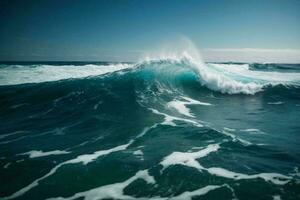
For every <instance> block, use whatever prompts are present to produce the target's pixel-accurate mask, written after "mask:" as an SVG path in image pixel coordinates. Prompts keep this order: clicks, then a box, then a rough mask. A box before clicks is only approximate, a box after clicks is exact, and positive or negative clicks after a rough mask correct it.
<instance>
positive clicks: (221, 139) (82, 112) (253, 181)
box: [0, 54, 300, 199]
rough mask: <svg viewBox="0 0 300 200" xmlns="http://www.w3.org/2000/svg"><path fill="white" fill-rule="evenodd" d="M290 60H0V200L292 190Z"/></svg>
mask: <svg viewBox="0 0 300 200" xmlns="http://www.w3.org/2000/svg"><path fill="white" fill-rule="evenodd" d="M299 118H300V65H298V64H295V65H281V64H239V63H236V64H235V63H203V62H201V60H200V59H196V58H195V56H189V55H188V54H183V56H179V57H178V56H175V57H174V56H173V57H170V56H169V57H168V56H167V57H162V58H159V59H147V60H144V61H141V62H138V63H105V62H101V63H91V62H90V63H88V62H87V63H72V62H71V63H66V62H64V63H59V62H57V63H25V64H24V63H2V64H0V167H1V170H0V180H1V182H5V183H6V184H4V185H1V187H0V199H81V198H83V199H194V198H204V199H216V198H217V199H220V197H222V199H280V198H281V199H298V198H299V195H300V192H299V189H298V188H299V181H300V180H299V179H300V174H299V171H298V168H299V167H300V159H299V158H300V154H299V152H300V135H299V132H300V126H299V125H298V124H299Z"/></svg>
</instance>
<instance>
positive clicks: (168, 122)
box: [149, 108, 203, 127]
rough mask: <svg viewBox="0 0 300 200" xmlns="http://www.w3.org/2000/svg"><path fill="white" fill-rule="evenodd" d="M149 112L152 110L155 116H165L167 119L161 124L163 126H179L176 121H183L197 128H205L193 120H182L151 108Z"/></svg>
mask: <svg viewBox="0 0 300 200" xmlns="http://www.w3.org/2000/svg"><path fill="white" fill-rule="evenodd" d="M149 110H151V111H152V112H153V113H154V114H158V115H163V116H164V117H165V118H164V121H163V122H162V123H161V124H162V125H169V126H177V125H176V124H175V123H174V121H183V122H186V123H191V124H193V125H194V126H197V127H203V125H202V124H200V123H199V122H196V121H194V120H191V119H184V118H180V117H174V116H171V115H168V114H165V113H162V112H159V111H158V110H156V109H153V108H149Z"/></svg>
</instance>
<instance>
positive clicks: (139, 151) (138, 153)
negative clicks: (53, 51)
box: [133, 150, 144, 156]
mask: <svg viewBox="0 0 300 200" xmlns="http://www.w3.org/2000/svg"><path fill="white" fill-rule="evenodd" d="M133 155H136V156H143V155H144V153H143V152H142V151H141V150H136V151H134V152H133Z"/></svg>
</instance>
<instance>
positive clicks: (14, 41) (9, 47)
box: [0, 0, 300, 62]
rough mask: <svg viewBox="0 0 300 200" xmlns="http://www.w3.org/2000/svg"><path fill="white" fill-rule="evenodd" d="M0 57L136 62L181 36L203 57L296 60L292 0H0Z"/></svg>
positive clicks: (296, 17)
mask: <svg viewBox="0 0 300 200" xmlns="http://www.w3.org/2000/svg"><path fill="white" fill-rule="evenodd" d="M0 27H1V31H0V60H70V61H72V60H83V61H84V60H91V61H92V60H105V61H135V60H138V59H140V58H141V57H143V56H144V55H145V54H147V53H150V52H155V51H158V50H159V49H160V48H162V46H166V45H167V44H172V45H174V44H175V45H176V43H177V41H178V40H179V38H180V37H182V36H184V37H187V38H189V39H190V40H191V41H193V43H194V44H195V45H196V46H197V47H198V48H199V49H200V51H201V53H202V55H203V57H204V59H205V60H206V61H244V62H300V1H299V0H187V1H183V0H172V1H170V0H161V1H155V0H152V1H150V0H149V1H146V0H131V1H129V0H111V1H109V0H85V1H84V0H73V1H72V0H41V1H38V0H34V1H33V0H27V1H14V0H0Z"/></svg>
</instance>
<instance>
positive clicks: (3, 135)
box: [0, 131, 26, 140]
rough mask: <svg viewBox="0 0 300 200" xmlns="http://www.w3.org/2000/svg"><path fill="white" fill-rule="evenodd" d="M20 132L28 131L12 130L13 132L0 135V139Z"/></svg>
mask: <svg viewBox="0 0 300 200" xmlns="http://www.w3.org/2000/svg"><path fill="white" fill-rule="evenodd" d="M20 133H26V131H15V132H12V133H7V134H1V135H0V140H1V139H4V138H6V137H9V136H12V135H16V134H20Z"/></svg>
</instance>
